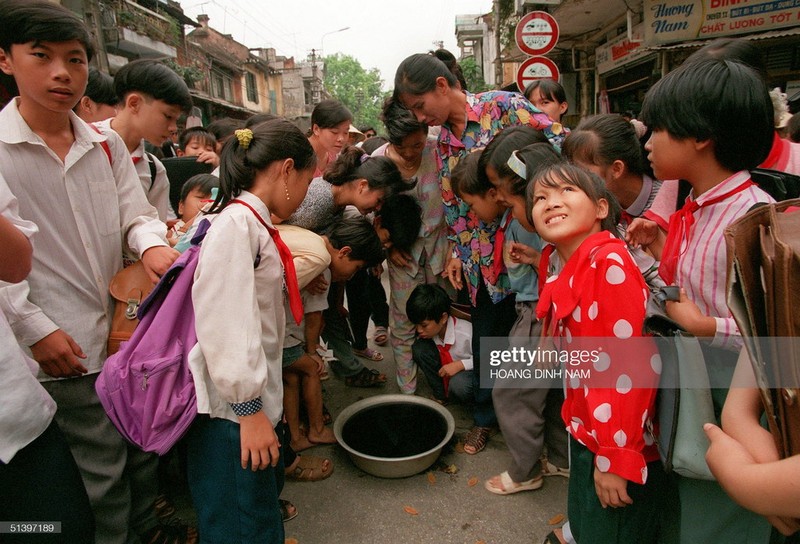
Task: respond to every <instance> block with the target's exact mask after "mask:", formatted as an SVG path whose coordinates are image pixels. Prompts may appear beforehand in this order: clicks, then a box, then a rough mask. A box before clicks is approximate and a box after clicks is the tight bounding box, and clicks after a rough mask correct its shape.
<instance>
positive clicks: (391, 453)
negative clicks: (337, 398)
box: [333, 395, 456, 478]
mask: <svg viewBox="0 0 800 544" xmlns="http://www.w3.org/2000/svg"><path fill="white" fill-rule="evenodd" d="M455 428H456V425H455V421H454V420H453V416H452V414H451V413H450V412H449V411H448V410H447V409H446V408H444V407H443V406H440V405H439V404H438V403H436V402H434V401H432V400H428V399H423V398H420V397H415V396H413V395H378V396H375V397H370V398H368V399H364V400H360V401H358V402H356V403H354V404H351V405H350V406H348V407H347V408H345V409H344V410H343V411H342V413H341V414H339V417H337V418H336V422H335V423H334V424H333V432H334V434H335V435H336V440H338V441H339V445H341V446H342V447H343V448H344V449H345V450H347V453H348V454H350V458H351V459H352V460H353V463H355V465H356V466H357V467H358V468H360V469H361V470H363V471H364V472H367V473H369V474H372V475H373V476H378V477H380V478H405V477H407V476H412V475H414V474H417V473H419V472H422V471H423V470H425V469H426V468H428V467H429V466H431V465H432V464H433V463H434V462H435V461H436V459H437V458H438V457H439V454H440V453H441V451H442V448H443V447H444V445H445V444H447V443H448V442H449V441H450V439H451V438H452V437H453V433H454V432H455Z"/></svg>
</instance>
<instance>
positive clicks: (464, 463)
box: [179, 346, 567, 544]
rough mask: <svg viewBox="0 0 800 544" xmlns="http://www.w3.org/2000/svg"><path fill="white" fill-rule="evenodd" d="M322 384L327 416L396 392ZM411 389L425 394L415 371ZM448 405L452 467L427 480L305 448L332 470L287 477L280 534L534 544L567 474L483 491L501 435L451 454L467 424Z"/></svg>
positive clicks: (331, 450) (503, 453)
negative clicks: (318, 477) (291, 510)
mask: <svg viewBox="0 0 800 544" xmlns="http://www.w3.org/2000/svg"><path fill="white" fill-rule="evenodd" d="M373 347H376V348H377V346H373ZM378 349H380V351H381V352H382V353H383V354H384V357H385V360H384V361H383V362H381V363H375V364H373V365H372V366H375V367H376V368H379V369H380V370H381V371H383V372H385V373H386V374H387V375H388V376H390V378H391V377H392V376H393V372H394V368H393V365H394V363H393V360H392V357H391V350H390V349H389V348H388V347H384V348H378ZM323 383H324V387H325V402H326V405H327V406H328V407H329V409H330V410H331V412H332V414H333V417H334V418H336V416H337V415H338V414H339V413H340V412H341V411H342V410H343V409H344V408H345V407H347V406H348V405H350V404H352V403H354V402H356V401H358V400H361V399H362V398H366V397H368V396H371V395H379V394H386V393H399V390H398V388H397V385H396V384H395V383H394V381H393V380H392V379H390V381H389V384H387V386H386V387H384V388H376V389H356V388H351V387H346V386H345V385H344V382H343V381H342V380H339V379H337V378H336V377H335V376H333V377H331V379H330V380H329V381H327V382H323ZM418 393H419V394H421V395H423V396H424V395H427V394H428V393H429V390H428V388H427V385H426V384H425V382H424V378H422V377H421V378H420V387H419V390H418ZM448 409H450V410H451V412H452V414H453V416H454V417H455V421H456V434H455V437H454V439H453V441H452V442H451V445H450V446H449V447H448V448H447V449H446V451H445V453H444V454H443V455H442V457H441V458H440V463H443V464H444V465H455V466H456V467H457V468H458V472H457V473H456V474H453V475H450V474H446V473H444V472H442V471H440V470H435V467H434V470H433V474H434V476H435V481H434V482H433V483H431V478H430V477H429V476H428V474H427V473H422V474H418V475H415V476H411V477H409V478H403V479H396V480H390V479H381V478H376V477H374V476H370V475H368V474H366V473H364V472H362V471H361V470H360V469H358V468H356V466H355V465H353V463H352V462H351V461H350V458H349V457H348V455H347V452H345V451H344V450H343V449H342V448H340V447H338V446H319V447H315V448H312V449H310V450H307V451H306V453H309V454H313V455H324V456H326V457H328V458H330V459H331V460H332V461H333V463H334V465H335V470H334V473H333V475H332V476H331V477H330V478H328V479H327V480H324V481H321V482H313V483H306V482H303V483H299V482H287V484H286V487H285V488H284V492H283V495H282V497H283V498H285V499H289V500H290V501H292V502H293V503H294V504H295V505H296V506H297V508H298V510H299V515H298V516H297V517H296V518H295V519H293V520H291V521H289V522H288V523H287V524H286V537H287V539H292V538H293V539H295V541H296V542H297V543H298V544H323V543H347V544H374V543H389V544H394V543H398V544H401V543H437V544H439V543H446V544H461V543H464V544H475V543H478V542H485V543H487V544H516V543H520V544H523V543H524V544H527V543H536V544H538V543H540V542H542V540H543V539H544V536H545V535H546V534H547V532H548V531H550V530H551V529H552V527H551V526H549V525H548V522H549V521H550V520H551V519H553V518H555V517H556V516H558V515H559V514H566V495H567V480H566V479H564V478H560V477H553V478H548V479H547V480H546V481H545V485H544V487H543V488H542V489H540V490H538V491H529V492H524V493H518V494H515V495H509V496H498V495H493V494H491V493H489V492H488V491H486V489H484V487H483V483H484V481H485V480H486V479H487V478H489V477H491V476H492V475H494V474H498V473H500V472H502V471H503V470H505V467H506V465H507V462H508V459H509V454H508V450H507V449H506V446H505V442H504V441H503V437H502V435H501V434H499V433H498V434H496V435H495V436H494V437H492V439H491V440H490V441H489V444H488V445H487V447H486V449H485V450H484V451H483V452H481V453H479V454H477V455H467V454H465V453H463V452H461V453H459V452H458V451H456V450H460V448H457V441H458V440H460V439H463V435H464V434H465V433H466V432H467V431H468V430H469V428H470V426H471V418H470V416H469V411H468V410H467V409H466V408H465V407H463V406H459V405H450V406H449V407H448ZM440 463H437V465H439V464H440ZM474 478H477V483H475V480H473V479H474ZM471 480H472V483H473V484H474V485H472V486H470V485H469V484H470V481H471ZM180 506H181V508H180V509H179V510H180V514H181V516H182V517H183V518H184V519H192V518H193V513H192V512H191V509H190V507H189V505H188V498H186V497H184V500H183V501H181V505H180ZM407 506H410V507H411V508H413V509H414V510H416V511H417V512H418V513H417V515H410V514H408V513H407V512H406V511H405V510H404V508H405V507H407ZM288 542H292V541H291V540H288Z"/></svg>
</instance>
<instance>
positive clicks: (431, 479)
mask: <svg viewBox="0 0 800 544" xmlns="http://www.w3.org/2000/svg"><path fill="white" fill-rule="evenodd" d="M428 483H429V484H431V485H433V484H435V483H436V474H434V473H433V472H428Z"/></svg>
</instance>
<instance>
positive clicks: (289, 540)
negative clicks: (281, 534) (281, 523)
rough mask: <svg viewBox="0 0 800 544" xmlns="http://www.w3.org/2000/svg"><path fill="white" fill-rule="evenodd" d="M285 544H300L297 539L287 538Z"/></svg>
mask: <svg viewBox="0 0 800 544" xmlns="http://www.w3.org/2000/svg"><path fill="white" fill-rule="evenodd" d="M283 544H298V543H297V539H296V538H287V539H286V540H284V541H283Z"/></svg>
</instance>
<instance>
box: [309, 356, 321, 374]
mask: <svg viewBox="0 0 800 544" xmlns="http://www.w3.org/2000/svg"><path fill="white" fill-rule="evenodd" d="M306 355H307V356H308V357H309V359H311V360H312V361H314V363H315V364H316V365H317V374H322V373H323V372H324V371H325V361H323V360H322V357H320V355H319V353H316V352H314V353H306Z"/></svg>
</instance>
